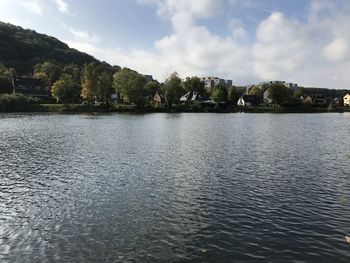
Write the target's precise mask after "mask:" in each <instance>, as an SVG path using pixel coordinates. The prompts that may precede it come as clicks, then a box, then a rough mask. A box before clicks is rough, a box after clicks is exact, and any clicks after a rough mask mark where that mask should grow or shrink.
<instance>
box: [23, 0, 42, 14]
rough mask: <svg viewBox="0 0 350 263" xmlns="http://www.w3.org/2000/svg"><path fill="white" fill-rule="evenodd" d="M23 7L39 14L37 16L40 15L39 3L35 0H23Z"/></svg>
mask: <svg viewBox="0 0 350 263" xmlns="http://www.w3.org/2000/svg"><path fill="white" fill-rule="evenodd" d="M23 7H24V8H25V9H26V10H27V11H29V12H31V13H34V14H36V15H39V16H42V14H43V12H42V9H41V7H40V5H39V3H38V2H37V1H35V0H32V1H24V2H23Z"/></svg>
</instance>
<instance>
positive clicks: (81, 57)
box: [0, 22, 98, 80]
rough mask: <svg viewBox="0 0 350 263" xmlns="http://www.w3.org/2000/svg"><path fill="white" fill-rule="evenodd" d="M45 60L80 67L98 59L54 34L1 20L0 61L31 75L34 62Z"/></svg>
mask: <svg viewBox="0 0 350 263" xmlns="http://www.w3.org/2000/svg"><path fill="white" fill-rule="evenodd" d="M46 61H51V62H54V63H56V64H58V65H60V66H63V65H67V64H70V63H74V64H77V65H78V66H80V67H81V66H83V65H84V64H85V63H90V62H98V61H97V60H96V59H95V58H94V57H92V56H90V55H88V54H85V53H82V52H79V51H77V50H75V49H72V48H69V46H68V45H67V44H65V43H63V42H61V41H59V40H58V39H56V38H54V37H50V36H47V35H43V34H39V33H37V32H35V31H33V30H26V29H23V28H21V27H19V26H14V25H11V24H6V23H2V22H0V63H1V64H4V65H5V66H6V67H8V68H15V69H16V70H17V71H18V74H20V75H25V74H31V73H32V71H33V68H34V66H35V65H37V64H42V63H44V62H46ZM56 77H57V76H56ZM53 78H54V77H53ZM51 80H52V79H51ZM56 80H57V79H56Z"/></svg>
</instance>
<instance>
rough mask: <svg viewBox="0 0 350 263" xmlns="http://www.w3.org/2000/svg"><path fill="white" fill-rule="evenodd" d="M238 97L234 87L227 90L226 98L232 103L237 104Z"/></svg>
mask: <svg viewBox="0 0 350 263" xmlns="http://www.w3.org/2000/svg"><path fill="white" fill-rule="evenodd" d="M238 99H239V94H238V91H237V89H236V87H231V88H230V89H229V91H228V100H229V101H230V102H231V104H233V105H237V101H238Z"/></svg>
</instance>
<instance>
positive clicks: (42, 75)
mask: <svg viewBox="0 0 350 263" xmlns="http://www.w3.org/2000/svg"><path fill="white" fill-rule="evenodd" d="M33 78H37V79H41V80H42V82H43V83H44V86H45V87H49V86H50V81H49V78H48V77H47V75H46V73H44V72H37V73H34V74H33Z"/></svg>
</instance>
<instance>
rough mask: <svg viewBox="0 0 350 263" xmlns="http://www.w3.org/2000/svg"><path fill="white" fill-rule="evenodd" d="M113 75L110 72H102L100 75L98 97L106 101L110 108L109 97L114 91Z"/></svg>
mask: <svg viewBox="0 0 350 263" xmlns="http://www.w3.org/2000/svg"><path fill="white" fill-rule="evenodd" d="M112 86H113V85H112V76H111V75H110V74H109V73H108V72H102V73H101V74H100V75H99V76H98V98H99V100H100V101H104V102H105V104H106V108H107V109H108V108H109V98H110V97H111V94H112V92H113V88H112Z"/></svg>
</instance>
